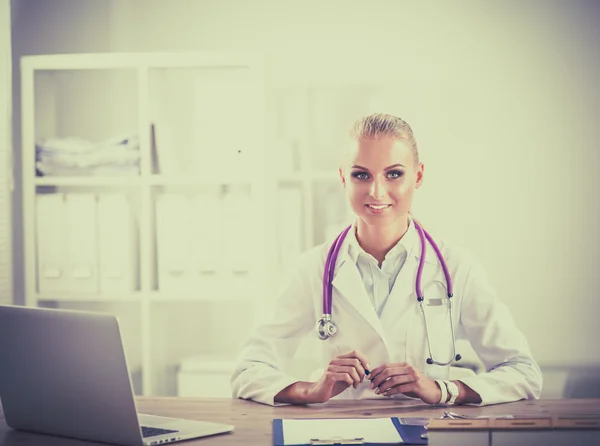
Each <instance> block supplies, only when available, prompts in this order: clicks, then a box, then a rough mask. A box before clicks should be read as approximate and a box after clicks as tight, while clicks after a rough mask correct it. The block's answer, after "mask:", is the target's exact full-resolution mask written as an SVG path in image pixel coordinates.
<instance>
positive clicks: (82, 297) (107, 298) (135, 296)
mask: <svg viewBox="0 0 600 446" xmlns="http://www.w3.org/2000/svg"><path fill="white" fill-rule="evenodd" d="M142 297H143V295H142V293H141V292H140V291H133V292H131V293H111V294H86V293H72V292H64V291H60V292H58V291H57V292H56V293H52V294H49V293H39V294H37V295H35V299H36V300H37V301H38V302H114V303H119V302H141V301H142V300H143V299H142Z"/></svg>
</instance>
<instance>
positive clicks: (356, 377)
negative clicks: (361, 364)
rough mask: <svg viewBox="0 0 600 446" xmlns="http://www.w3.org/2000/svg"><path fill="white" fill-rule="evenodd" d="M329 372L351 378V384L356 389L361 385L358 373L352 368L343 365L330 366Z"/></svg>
mask: <svg viewBox="0 0 600 446" xmlns="http://www.w3.org/2000/svg"><path fill="white" fill-rule="evenodd" d="M329 370H330V371H332V372H334V373H345V374H347V375H348V376H350V377H351V378H352V384H351V385H354V388H356V387H358V385H359V384H360V383H361V377H360V375H359V374H358V371H357V370H356V369H355V368H354V367H352V366H345V365H330V366H329Z"/></svg>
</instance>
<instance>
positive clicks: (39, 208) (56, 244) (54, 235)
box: [35, 193, 69, 293]
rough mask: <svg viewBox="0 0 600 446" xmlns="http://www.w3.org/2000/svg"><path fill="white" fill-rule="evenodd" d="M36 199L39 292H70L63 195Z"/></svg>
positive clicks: (37, 196) (50, 195)
mask: <svg viewBox="0 0 600 446" xmlns="http://www.w3.org/2000/svg"><path fill="white" fill-rule="evenodd" d="M35 199H36V236H37V243H36V245H37V281H38V291H39V292H40V293H53V292H57V291H65V290H68V289H69V284H68V283H67V278H66V267H67V264H66V262H67V259H66V251H65V205H64V196H63V194H60V193H52V194H40V195H36V198H35Z"/></svg>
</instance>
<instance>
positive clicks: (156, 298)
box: [149, 291, 252, 303]
mask: <svg viewBox="0 0 600 446" xmlns="http://www.w3.org/2000/svg"><path fill="white" fill-rule="evenodd" d="M199 294H200V293H193V294H192V293H191V292H189V291H187V292H185V293H177V292H173V293H168V292H160V291H156V292H154V293H151V294H150V297H149V300H150V301H151V302H165V303H168V302H174V303H180V302H196V303H202V302H211V303H214V302H223V303H225V302H227V303H235V302H237V303H241V302H251V301H252V300H251V298H250V296H247V295H246V296H231V295H229V294H221V295H216V294H213V295H211V296H206V295H205V297H200V296H199ZM231 294H233V293H231Z"/></svg>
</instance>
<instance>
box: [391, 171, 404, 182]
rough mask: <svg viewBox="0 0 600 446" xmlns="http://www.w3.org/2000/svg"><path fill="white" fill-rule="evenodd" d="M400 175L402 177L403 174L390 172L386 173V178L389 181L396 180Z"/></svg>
mask: <svg viewBox="0 0 600 446" xmlns="http://www.w3.org/2000/svg"><path fill="white" fill-rule="evenodd" d="M402 175H404V172H402V171H400V170H392V171H390V172H388V178H391V179H393V180H394V179H396V178H400V177H401V176H402Z"/></svg>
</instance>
